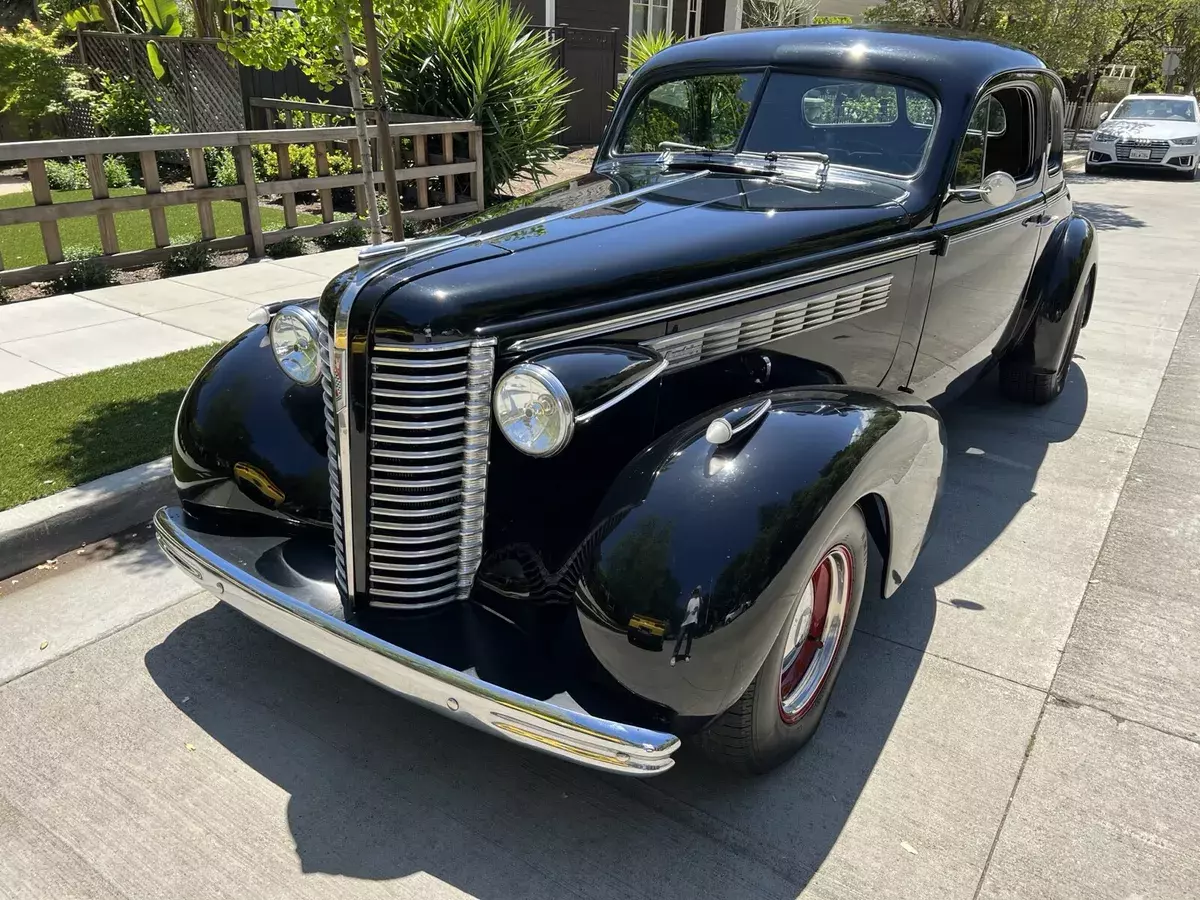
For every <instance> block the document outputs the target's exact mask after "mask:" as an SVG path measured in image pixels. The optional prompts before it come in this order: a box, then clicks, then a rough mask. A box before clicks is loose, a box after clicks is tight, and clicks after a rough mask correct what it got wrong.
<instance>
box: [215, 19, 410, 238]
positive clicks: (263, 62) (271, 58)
mask: <svg viewBox="0 0 1200 900" xmlns="http://www.w3.org/2000/svg"><path fill="white" fill-rule="evenodd" d="M428 6H429V3H428V0H379V2H378V3H376V4H374V10H373V12H374V19H373V21H374V25H375V29H376V31H377V32H378V36H379V39H380V40H381V41H382V43H383V46H385V47H386V46H387V45H388V44H389V43H390V42H391V41H393V40H395V39H396V38H397V37H398V36H400V35H401V34H403V33H404V32H405V31H407V30H410V29H412V28H414V27H415V26H416V24H417V22H418V19H419V17H420V15H421V14H422V12H424V11H426V10H427V9H428ZM228 9H229V13H230V15H231V16H233V17H235V18H237V19H239V20H241V21H242V22H243V23H244V24H243V27H242V28H241V29H239V30H237V31H234V32H230V33H227V34H225V35H224V37H223V42H222V46H223V48H224V49H225V51H226V52H227V53H229V54H230V55H231V56H232V57H233V58H234V59H236V60H237V61H238V62H240V63H242V65H245V66H250V67H252V68H260V69H261V68H265V69H273V70H276V71H278V70H279V69H282V68H283V67H284V66H286V65H287V64H288V63H295V64H296V65H297V66H299V67H300V70H301V71H302V72H304V74H305V75H307V76H308V77H309V78H311V79H312V80H313V81H314V82H316V83H317V84H318V85H320V86H321V87H323V88H326V89H329V88H331V87H333V86H334V85H335V84H339V83H341V82H345V83H346V85H347V86H348V87H349V89H350V101H351V103H352V104H353V106H354V124H355V127H356V128H357V129H358V140H359V146H360V147H361V148H362V161H363V173H364V181H365V182H366V184H365V187H366V194H367V217H368V220H369V222H370V227H371V239H372V242H373V243H379V241H380V240H381V235H382V227H381V225H380V221H379V206H378V200H377V199H376V196H375V182H374V178H373V177H372V174H371V173H373V172H374V170H375V166H374V161H373V160H372V158H371V145H370V141H369V139H368V132H367V120H366V116H365V114H364V112H363V110H364V105H365V102H366V100H365V98H364V94H365V91H364V90H363V88H364V83H363V82H364V79H363V76H364V75H365V74H366V67H367V59H366V57H365V55H364V52H363V49H362V48H363V47H364V46H365V44H366V42H367V35H366V29H365V28H364V23H363V7H362V3H361V0H297V3H296V12H294V13H291V12H288V13H284V14H282V15H276V14H275V12H274V11H273V10H272V9H271V2H270V0H230V6H229V8H228ZM369 90H370V92H371V94H372V99H373V100H374V101H375V102H376V110H377V112H378V115H379V118H380V125H381V127H382V128H386V106H385V105H384V104H385V102H386V91H384V90H383V89H382V88H381V86H379V85H370V86H369ZM390 148H391V144H390V141H383V142H381V154H384V153H390ZM387 159H388V157H386V156H385V159H384V171H385V175H388V177H389V179H394V177H395V176H394V166H393V167H389V166H388V165H387ZM389 169H390V170H391V174H388V173H389ZM389 187H390V185H389ZM389 193H394V191H389ZM393 203H394V206H393V208H392V209H390V210H389V213H390V214H391V216H392V225H393V233H394V234H395V233H396V232H398V231H400V229H399V227H398V226H399V221H400V210H399V203H398V202H395V201H394V200H393Z"/></svg>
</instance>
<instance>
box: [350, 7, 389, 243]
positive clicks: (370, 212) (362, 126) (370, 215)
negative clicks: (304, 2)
mask: <svg viewBox="0 0 1200 900" xmlns="http://www.w3.org/2000/svg"><path fill="white" fill-rule="evenodd" d="M342 61H343V62H345V64H346V82H347V84H349V86H350V103H351V105H352V106H353V107H354V127H355V129H356V130H357V131H358V146H359V149H360V151H361V155H362V168H363V184H364V186H365V188H366V195H367V221H368V222H369V224H370V226H371V228H370V230H371V243H372V244H382V243H383V229H382V228H380V226H379V201H378V200H376V198H375V177H374V176H375V163H374V161H373V160H372V158H371V136H370V134H369V133H368V132H367V116H366V113H364V112H363V99H362V85H361V84H360V83H359V80H358V66H356V65H355V64H354V45H353V44H352V43H350V27H349V26H348V25H343V26H342Z"/></svg>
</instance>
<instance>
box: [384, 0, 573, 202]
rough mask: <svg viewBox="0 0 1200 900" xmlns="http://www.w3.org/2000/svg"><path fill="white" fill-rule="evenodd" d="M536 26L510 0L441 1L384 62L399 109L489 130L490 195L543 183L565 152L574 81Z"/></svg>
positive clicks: (402, 37)
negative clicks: (562, 141)
mask: <svg viewBox="0 0 1200 900" xmlns="http://www.w3.org/2000/svg"><path fill="white" fill-rule="evenodd" d="M528 24H529V19H528V17H527V16H525V15H524V14H522V13H518V12H515V11H514V10H513V8H512V7H511V6H509V4H508V2H507V0H436V2H435V6H434V8H433V10H432V11H431V12H430V14H429V15H428V16H427V17H425V19H424V20H422V21H420V22H418V23H416V25H415V26H414V27H413V28H412V30H411V31H408V32H405V33H404V34H402V35H400V36H399V37H398V38H397V40H396V42H395V44H394V45H393V46H392V49H391V50H390V51H389V52H388V54H387V55H386V57H385V58H384V60H383V68H384V73H383V80H384V83H385V85H386V87H387V91H388V95H389V98H390V101H391V104H392V105H393V106H395V107H397V108H399V109H403V110H405V111H406V112H414V113H425V114H432V115H438V116H447V117H452V118H459V119H471V120H473V121H475V122H477V123H478V124H479V125H481V126H482V127H483V164H484V176H483V177H484V190H485V193H486V194H487V195H488V196H491V195H492V194H494V193H495V190H496V188H497V186H499V185H501V184H504V183H505V182H507V181H509V180H511V179H513V178H517V177H530V178H533V179H534V180H535V181H539V180H540V179H541V177H542V176H545V175H548V174H549V173H550V172H549V169H548V168H547V167H546V164H547V163H548V162H550V161H551V160H552V159H555V158H556V157H557V155H558V153H559V152H560V148H559V147H558V146H557V144H556V143H555V138H556V137H557V136H558V134H559V133H560V132H561V131H562V129H563V116H564V107H565V106H566V102H567V97H568V86H569V80H568V79H567V77H566V75H565V74H564V73H563V71H562V70H561V69H560V68H559V67H558V66H557V65H556V63H555V61H554V44H553V43H552V42H551V41H549V40H548V39H547V38H546V37H545V36H544V34H542V33H539V32H529V31H527V30H526V29H527V26H528ZM464 149H465V148H464Z"/></svg>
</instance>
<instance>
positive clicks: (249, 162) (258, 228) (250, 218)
mask: <svg viewBox="0 0 1200 900" xmlns="http://www.w3.org/2000/svg"><path fill="white" fill-rule="evenodd" d="M233 150H234V154H235V156H236V159H237V169H238V180H239V181H240V182H241V183H242V185H243V186H244V187H245V188H246V199H244V200H243V201H242V226H243V228H244V229H245V232H246V234H247V236H248V237H249V238H250V255H251V256H262V255H263V253H264V252H265V247H264V245H263V232H262V216H261V215H259V210H258V190H257V188H256V186H255V182H254V156H253V154H252V153H251V152H250V145H249V144H238V145H237V146H236V147H234V148H233Z"/></svg>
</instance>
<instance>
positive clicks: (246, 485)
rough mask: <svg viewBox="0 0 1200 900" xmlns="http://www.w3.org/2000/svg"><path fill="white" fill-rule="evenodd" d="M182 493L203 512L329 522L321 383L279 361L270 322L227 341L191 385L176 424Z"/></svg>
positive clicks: (177, 476) (305, 523) (276, 523)
mask: <svg viewBox="0 0 1200 900" xmlns="http://www.w3.org/2000/svg"><path fill="white" fill-rule="evenodd" d="M172 456H173V459H172V464H173V469H174V473H175V484H176V487H177V488H178V489H179V495H180V499H181V500H182V501H183V504H184V506H185V507H186V508H187V509H188V511H189V512H191V513H193V514H194V515H198V516H201V517H205V516H207V517H209V518H211V517H214V516H218V515H223V516H225V517H228V516H229V515H234V516H240V517H241V518H243V519H244V520H245V521H246V523H247V526H248V527H252V526H251V525H250V523H252V522H253V521H254V519H255V517H256V516H257V517H260V519H261V517H268V518H269V519H273V520H275V521H274V522H272V523H271V525H272V527H273V528H274V529H275V530H276V531H278V528H279V524H280V520H282V521H283V522H284V523H286V524H290V525H293V526H299V527H301V528H304V527H307V526H318V527H322V528H328V527H330V505H329V504H330V495H329V463H328V460H327V456H326V449H325V412H324V400H323V397H322V394H321V385H320V384H319V383H318V384H315V385H302V384H297V383H296V382H294V381H292V380H291V379H290V378H288V377H287V376H286V375H285V374H284V373H283V371H282V370H281V369H280V368H279V366H278V365H277V364H276V362H275V357H274V355H273V354H272V352H271V347H270V343H269V341H268V338H267V327H266V326H265V325H258V326H255V327H253V328H251V329H249V330H248V331H246V332H245V333H243V334H242V335H241V336H240V337H238V338H235V339H234V340H233V341H231V342H230V343H229V344H227V345H226V346H225V347H223V348H222V349H221V350H220V351H219V352H218V353H217V355H216V356H214V357H213V358H212V359H211V360H209V362H208V364H207V365H206V366H205V367H204V368H203V369H201V370H200V374H199V375H197V376H196V380H195V381H194V382H192V385H191V387H189V388H188V391H187V394H186V395H185V396H184V399H183V403H182V405H181V406H180V408H179V415H178V417H177V419H176V422H175V442H174V453H173V454H172Z"/></svg>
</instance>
